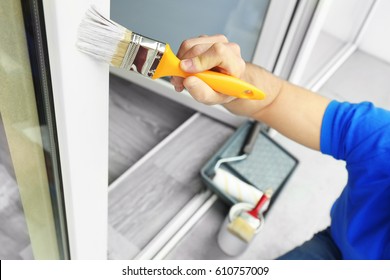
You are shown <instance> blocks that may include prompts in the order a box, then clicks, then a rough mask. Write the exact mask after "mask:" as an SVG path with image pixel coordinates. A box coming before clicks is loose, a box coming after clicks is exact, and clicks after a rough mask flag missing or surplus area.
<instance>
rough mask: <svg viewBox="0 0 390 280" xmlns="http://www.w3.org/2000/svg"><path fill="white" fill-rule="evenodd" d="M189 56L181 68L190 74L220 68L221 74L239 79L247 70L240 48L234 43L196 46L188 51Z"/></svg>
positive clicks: (182, 62)
mask: <svg viewBox="0 0 390 280" xmlns="http://www.w3.org/2000/svg"><path fill="white" fill-rule="evenodd" d="M187 54H188V56H189V57H190V58H188V59H184V60H182V61H181V63H180V67H181V68H182V69H183V70H184V71H186V72H189V73H198V72H202V71H205V70H208V69H213V68H215V67H218V69H220V71H221V72H223V73H225V74H228V75H232V76H235V77H238V78H239V77H241V75H242V73H243V71H244V69H245V61H244V60H243V59H242V58H241V53H240V48H239V46H238V45H237V44H234V43H221V42H216V43H214V44H212V45H211V46H209V45H196V46H194V47H192V48H191V49H190V50H188V51H187Z"/></svg>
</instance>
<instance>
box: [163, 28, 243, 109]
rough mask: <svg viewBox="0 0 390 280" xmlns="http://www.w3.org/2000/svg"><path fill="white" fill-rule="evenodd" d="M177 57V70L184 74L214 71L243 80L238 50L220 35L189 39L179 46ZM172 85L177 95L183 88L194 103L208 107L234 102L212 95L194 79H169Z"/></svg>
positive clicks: (227, 98)
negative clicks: (178, 66)
mask: <svg viewBox="0 0 390 280" xmlns="http://www.w3.org/2000/svg"><path fill="white" fill-rule="evenodd" d="M177 56H178V58H179V59H181V62H180V67H181V68H182V70H184V71H185V72H187V73H198V72H203V71H206V70H209V69H213V70H214V71H219V72H222V73H225V74H228V75H231V76H235V77H237V78H242V76H243V74H244V71H245V66H246V64H245V61H244V60H243V59H242V58H241V51H240V47H239V46H238V45H237V44H234V43H230V42H229V41H228V40H227V38H226V37H225V36H223V35H214V36H200V37H197V38H192V39H188V40H186V41H184V42H183V43H182V44H181V46H180V48H179V51H178V53H177ZM171 83H172V84H173V85H174V87H175V90H176V91H179V92H180V91H182V90H183V89H184V88H186V89H187V90H188V91H189V92H190V94H191V95H192V96H193V97H194V98H195V99H196V100H197V101H199V102H202V103H205V104H208V105H214V104H225V103H228V102H231V101H232V100H234V99H235V98H234V97H231V96H227V95H224V94H221V93H217V92H215V91H214V90H212V89H211V88H210V87H209V86H208V85H207V84H206V83H204V82H203V81H202V80H200V79H198V78H196V77H194V76H190V77H188V78H186V79H183V78H179V77H172V79H171Z"/></svg>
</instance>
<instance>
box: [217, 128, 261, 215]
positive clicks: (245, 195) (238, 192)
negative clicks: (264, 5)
mask: <svg viewBox="0 0 390 280" xmlns="http://www.w3.org/2000/svg"><path fill="white" fill-rule="evenodd" d="M260 130H261V124H260V123H259V122H254V123H253V124H252V127H251V130H250V131H249V133H248V135H247V137H246V139H245V141H244V143H243V145H242V149H241V151H240V153H239V154H238V155H237V156H233V157H227V158H221V159H219V160H218V161H217V163H216V164H215V167H214V171H215V175H214V177H213V179H212V180H213V182H214V184H215V186H216V187H217V188H218V189H219V190H220V191H221V192H223V193H225V194H226V195H228V196H230V197H232V198H234V199H235V200H237V201H238V202H247V203H250V204H252V205H255V204H256V203H257V202H258V201H259V199H260V198H261V197H262V196H263V192H262V191H260V190H259V189H257V188H256V187H254V186H252V185H250V184H248V183H246V182H244V181H242V180H240V179H239V178H237V176H235V175H233V174H232V173H231V172H229V171H227V170H226V169H224V168H223V167H222V165H223V164H224V163H227V162H238V161H242V160H244V159H246V158H247V157H248V156H249V154H250V153H251V152H252V150H253V147H254V145H255V143H256V139H257V137H258V135H259V132H260ZM265 208H266V207H264V209H265Z"/></svg>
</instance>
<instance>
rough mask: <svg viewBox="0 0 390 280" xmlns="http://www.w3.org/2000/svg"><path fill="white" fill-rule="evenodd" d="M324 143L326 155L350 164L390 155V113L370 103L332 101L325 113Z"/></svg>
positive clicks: (322, 142) (322, 136)
mask: <svg viewBox="0 0 390 280" xmlns="http://www.w3.org/2000/svg"><path fill="white" fill-rule="evenodd" d="M320 141H321V142H320V145H321V152H322V153H324V154H328V155H331V156H333V157H334V158H336V159H342V160H345V161H347V162H348V163H350V164H352V163H357V162H361V161H366V160H369V159H370V158H374V157H377V156H380V155H381V154H382V155H383V153H385V152H387V153H388V152H389V147H390V111H387V110H384V109H380V108H376V107H375V106H374V105H373V104H372V103H369V102H363V103H360V104H351V103H347V102H343V103H340V102H337V101H332V102H331V103H330V104H329V105H328V107H327V109H326V111H325V115H324V118H323V121H322V128H321V139H320ZM387 156H388V158H389V159H390V155H389V154H387ZM389 169H390V168H389Z"/></svg>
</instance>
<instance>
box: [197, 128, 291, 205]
mask: <svg viewBox="0 0 390 280" xmlns="http://www.w3.org/2000/svg"><path fill="white" fill-rule="evenodd" d="M251 127H252V122H251V121H247V122H245V123H244V124H242V125H241V126H240V127H239V128H238V129H237V130H236V132H235V133H234V134H233V135H232V136H231V137H230V138H229V139H228V140H227V141H226V142H225V143H224V145H223V146H222V147H221V148H220V149H219V151H218V152H217V153H216V154H214V155H213V156H212V158H211V159H210V160H209V161H208V162H207V163H206V164H205V165H204V166H203V168H202V169H201V178H202V181H203V182H204V183H205V184H206V186H207V187H208V188H209V189H210V190H212V191H213V192H214V193H216V194H217V195H218V196H219V197H220V198H221V199H222V200H223V201H224V202H225V203H227V204H228V205H233V204H235V203H237V202H238V201H236V200H235V199H234V198H233V197H231V196H229V195H227V194H225V193H223V192H222V191H221V190H220V189H218V188H217V187H216V186H215V184H214V182H213V180H212V179H213V177H214V167H215V164H216V163H217V161H218V160H219V159H221V158H228V157H233V156H237V155H239V153H240V151H241V147H242V145H243V143H244V141H245V139H246V136H247V134H248V133H249V131H250V129H251ZM297 165H298V160H297V159H296V158H295V157H294V156H293V155H291V154H290V153H289V152H288V151H286V150H285V149H284V148H283V147H282V146H280V145H279V144H278V143H276V142H275V141H274V140H272V139H271V138H270V137H269V136H268V135H267V133H266V132H264V131H261V130H260V132H259V135H258V137H257V139H256V143H255V145H254V147H253V150H252V153H251V154H249V156H248V157H247V158H246V159H244V160H242V161H236V162H229V163H223V164H222V167H223V168H224V169H226V170H227V171H229V172H230V173H232V174H233V175H235V176H236V177H237V178H239V179H240V180H242V181H244V182H246V183H248V184H250V185H252V186H255V187H256V188H258V189H259V190H261V191H263V192H264V191H265V190H266V189H269V188H271V189H273V196H272V200H271V203H272V202H273V201H275V199H276V197H277V195H278V194H279V193H280V191H281V190H282V188H283V186H284V185H285V184H286V182H287V180H288V179H289V178H290V176H291V174H292V173H293V172H294V170H295V168H296V166H297Z"/></svg>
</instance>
